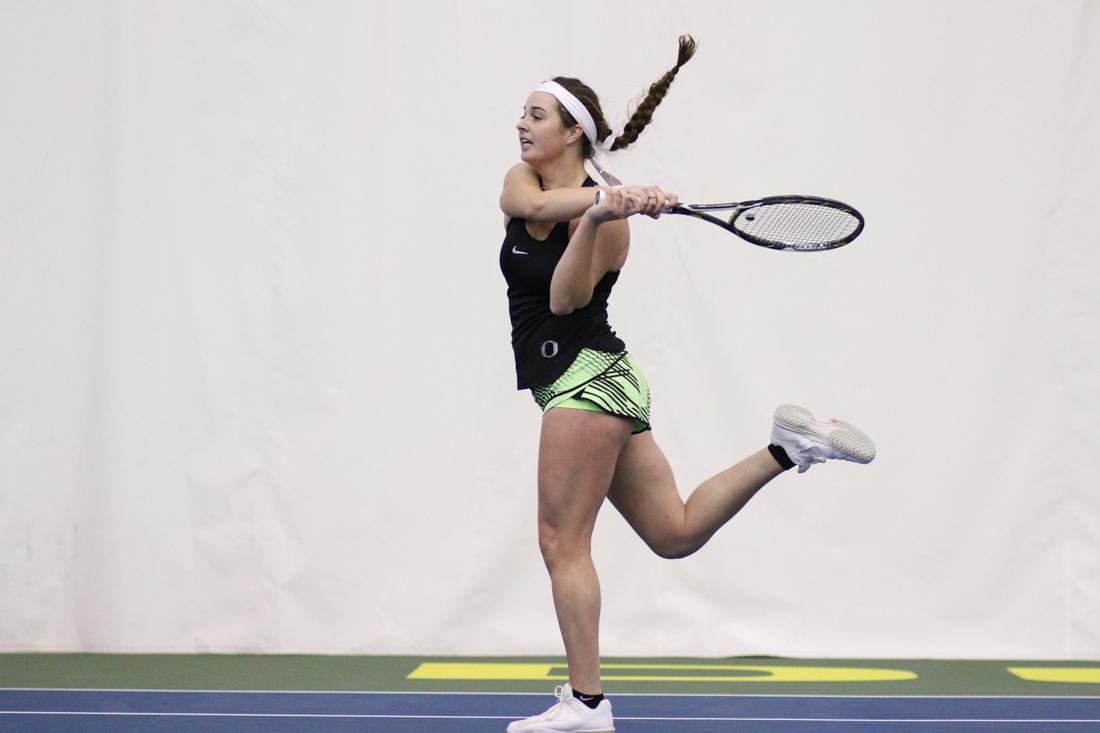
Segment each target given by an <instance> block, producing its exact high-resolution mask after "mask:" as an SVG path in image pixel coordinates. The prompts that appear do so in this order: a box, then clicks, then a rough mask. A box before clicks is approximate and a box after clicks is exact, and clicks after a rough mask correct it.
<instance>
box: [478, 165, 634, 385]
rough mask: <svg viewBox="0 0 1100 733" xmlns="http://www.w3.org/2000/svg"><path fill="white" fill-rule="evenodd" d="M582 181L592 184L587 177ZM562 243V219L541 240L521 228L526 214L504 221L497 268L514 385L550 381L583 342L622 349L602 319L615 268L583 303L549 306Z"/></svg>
mask: <svg viewBox="0 0 1100 733" xmlns="http://www.w3.org/2000/svg"><path fill="white" fill-rule="evenodd" d="M584 185H585V186H594V185H596V184H595V182H594V181H593V180H592V179H591V178H588V179H586V180H585V182H584ZM568 244H569V222H567V221H563V222H560V223H558V224H556V225H555V226H554V228H553V229H552V230H551V231H550V236H548V237H547V238H546V239H545V240H542V241H540V240H538V239H535V238H534V237H532V236H531V235H530V234H529V233H528V232H527V222H526V220H524V219H512V220H511V221H509V222H508V232H507V234H506V235H505V237H504V245H503V246H502V247H501V248H500V270H501V272H503V273H504V279H505V280H506V281H507V283H508V315H509V316H511V319H512V351H513V352H514V354H515V358H516V388H517V389H530V388H531V387H544V386H546V385H548V384H551V383H553V382H554V380H556V379H557V378H558V377H560V376H561V375H562V374H564V373H565V370H566V369H568V368H569V365H570V364H572V363H573V360H574V359H576V358H577V354H579V353H580V352H581V349H583V348H590V349H598V350H600V351H610V352H613V353H617V352H620V351H624V350H625V349H626V344H624V343H623V342H622V339H620V338H618V337H617V336H616V335H615V332H614V331H612V330H611V326H610V325H609V324H608V322H607V299H608V297H609V296H610V295H611V288H612V287H614V285H615V282H616V281H617V280H618V279H619V273H617V272H608V273H607V274H606V275H604V276H603V277H602V278H601V279H600V281H599V282H598V283H596V288H595V290H594V291H593V292H592V301H591V302H590V303H589V304H588V305H586V306H585V307H583V308H578V309H577V310H575V311H573V312H572V313H570V314H569V315H567V316H555V315H554V314H553V313H551V312H550V280H551V278H552V277H553V275H554V268H555V267H557V265H558V260H560V259H561V256H562V255H563V254H564V253H565V248H566V246H567V245H568Z"/></svg>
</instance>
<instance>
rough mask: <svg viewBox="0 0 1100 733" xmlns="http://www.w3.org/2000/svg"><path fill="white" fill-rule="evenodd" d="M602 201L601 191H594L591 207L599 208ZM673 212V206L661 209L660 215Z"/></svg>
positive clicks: (674, 208)
mask: <svg viewBox="0 0 1100 733" xmlns="http://www.w3.org/2000/svg"><path fill="white" fill-rule="evenodd" d="M602 200H603V191H599V190H597V191H596V198H595V200H594V201H593V202H592V205H593V206H599V205H600V201H602ZM675 210H676V207H675V206H669V207H666V208H663V209H661V213H662V214H671V213H672V212H674V211H675Z"/></svg>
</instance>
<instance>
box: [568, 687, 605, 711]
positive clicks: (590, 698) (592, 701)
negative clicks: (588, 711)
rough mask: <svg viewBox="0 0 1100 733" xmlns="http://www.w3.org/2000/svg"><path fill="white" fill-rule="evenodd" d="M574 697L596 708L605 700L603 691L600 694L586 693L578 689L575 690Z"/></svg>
mask: <svg viewBox="0 0 1100 733" xmlns="http://www.w3.org/2000/svg"><path fill="white" fill-rule="evenodd" d="M573 697H574V698H576V699H577V700H579V701H580V702H582V703H584V704H585V705H587V706H588V707H590V708H592V709H593V710H595V709H596V707H597V706H598V705H599V704H600V702H601V701H602V700H603V693H600V694H599V695H586V694H584V693H583V692H577V691H576V690H573Z"/></svg>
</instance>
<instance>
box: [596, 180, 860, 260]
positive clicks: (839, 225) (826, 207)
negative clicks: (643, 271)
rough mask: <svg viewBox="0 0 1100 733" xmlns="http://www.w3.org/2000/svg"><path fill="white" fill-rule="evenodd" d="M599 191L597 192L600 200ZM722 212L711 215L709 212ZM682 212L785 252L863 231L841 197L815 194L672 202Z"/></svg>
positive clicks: (830, 244)
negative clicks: (749, 199)
mask: <svg viewBox="0 0 1100 733" xmlns="http://www.w3.org/2000/svg"><path fill="white" fill-rule="evenodd" d="M602 194H603V192H602V191H597V192H596V203H597V204H598V203H600V198H601V196H602ZM712 211H713V212H721V215H720V216H715V215H714V214H710V213H708V212H712ZM664 213H666V214H683V215H685V216H693V217H695V218H696V219H702V220H703V221H709V222H710V223H711V224H717V225H718V226H720V227H722V228H723V229H725V230H726V231H728V232H732V233H733V234H736V235H737V236H738V237H741V239H744V240H745V241H746V242H751V243H752V244H755V245H757V246H760V247H766V248H767V249H778V250H783V251H787V252H818V251H821V250H827V249H836V248H837V247H843V246H844V245H846V244H848V243H849V242H851V241H852V240H853V239H855V238H856V237H858V236H859V235H860V232H862V231H863V215H862V214H860V213H859V212H858V211H856V209H855V208H853V207H851V206H849V205H848V204H846V203H843V202H842V201H835V200H833V199H827V198H822V197H820V196H769V197H768V198H763V199H757V200H755V201H739V202H735V203H729V204H676V205H675V206H673V207H671V208H669V209H665V210H664Z"/></svg>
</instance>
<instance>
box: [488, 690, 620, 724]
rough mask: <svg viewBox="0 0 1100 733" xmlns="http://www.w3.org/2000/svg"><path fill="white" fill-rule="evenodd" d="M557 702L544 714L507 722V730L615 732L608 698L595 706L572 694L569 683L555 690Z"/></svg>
mask: <svg viewBox="0 0 1100 733" xmlns="http://www.w3.org/2000/svg"><path fill="white" fill-rule="evenodd" d="M554 694H555V695H557V696H558V702H557V703H555V705H554V706H553V707H552V708H550V709H549V710H547V711H546V712H545V713H543V714H542V715H536V716H535V717H533V718H524V719H523V720H517V721H515V722H513V723H509V724H508V733H563V732H564V731H569V732H570V733H615V722H614V721H613V720H612V719H611V702H610V701H609V700H607V699H606V698H605V699H603V700H601V701H600V704H599V705H597V706H596V709H595V710H593V709H592V708H590V707H588V706H587V705H585V704H584V703H583V702H581V701H580V700H578V699H577V698H575V697H573V688H572V687H570V686H569V685H568V684H565V685H558V687H557V689H555V690H554Z"/></svg>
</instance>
